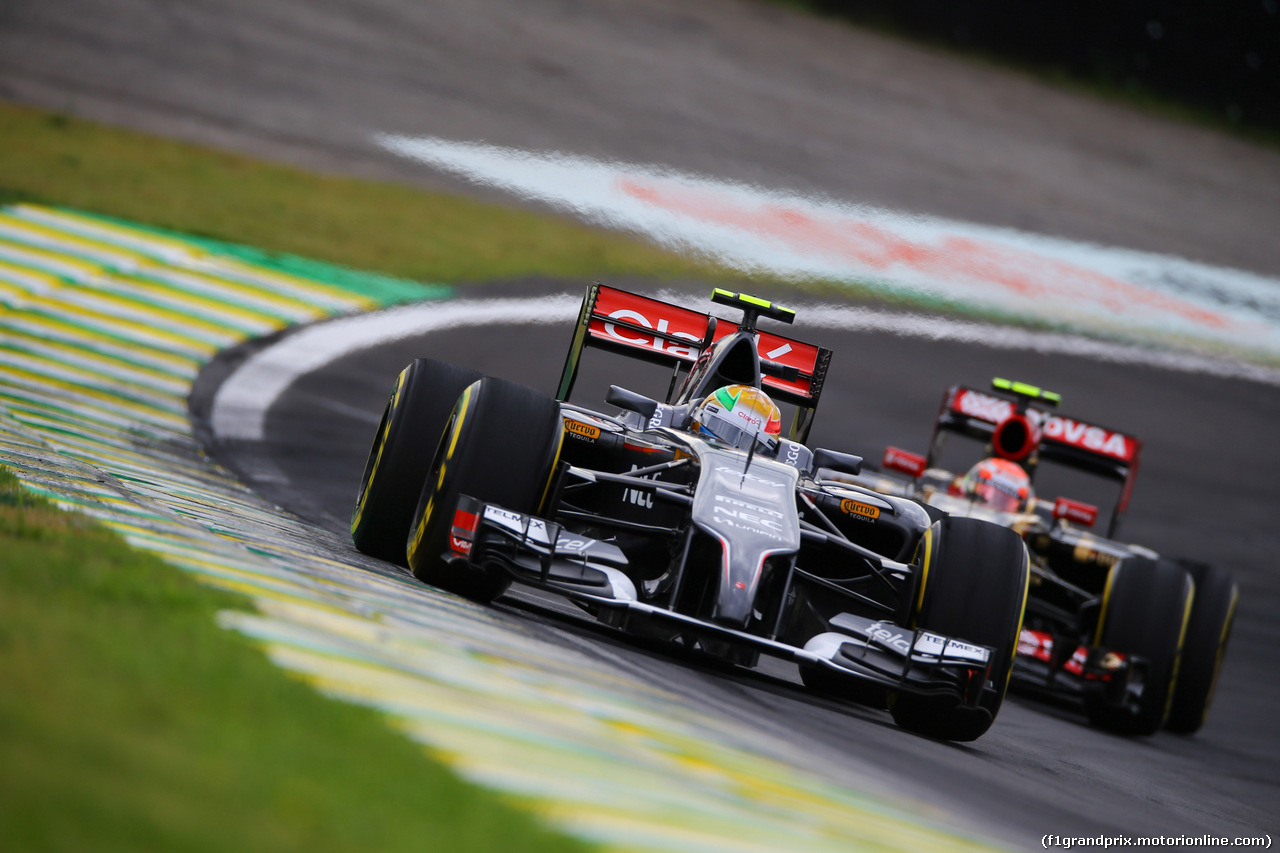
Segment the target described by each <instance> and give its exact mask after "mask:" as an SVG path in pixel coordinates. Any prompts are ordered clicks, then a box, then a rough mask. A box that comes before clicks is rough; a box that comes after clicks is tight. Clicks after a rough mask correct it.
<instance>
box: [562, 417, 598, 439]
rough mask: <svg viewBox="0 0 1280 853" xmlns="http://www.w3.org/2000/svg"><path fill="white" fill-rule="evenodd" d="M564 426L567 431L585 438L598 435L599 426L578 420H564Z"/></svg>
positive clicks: (593, 437)
mask: <svg viewBox="0 0 1280 853" xmlns="http://www.w3.org/2000/svg"><path fill="white" fill-rule="evenodd" d="M564 428H565V430H566V431H567V432H572V433H576V434H578V435H581V436H585V437H587V438H592V439H595V438H599V437H600V428H599V427H594V426H591V425H590V424H584V423H582V422H580V421H565V422H564Z"/></svg>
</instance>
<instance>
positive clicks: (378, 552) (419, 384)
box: [351, 358, 481, 566]
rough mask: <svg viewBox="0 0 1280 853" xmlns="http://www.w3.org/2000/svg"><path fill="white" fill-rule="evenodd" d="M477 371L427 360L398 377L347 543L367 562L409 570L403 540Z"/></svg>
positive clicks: (363, 480)
mask: <svg viewBox="0 0 1280 853" xmlns="http://www.w3.org/2000/svg"><path fill="white" fill-rule="evenodd" d="M480 376H481V374H480V373H479V372H478V371H475V370H471V369H469V368H466V367H458V366H457V365H454V364H449V363H447V362H443V361H435V360H433V359H429V358H418V359H414V360H413V362H412V363H411V364H410V365H409V366H408V367H406V368H405V369H404V370H402V371H400V376H399V377H398V378H397V379H396V384H395V386H394V387H393V388H392V389H391V397H390V399H389V400H388V401H387V405H386V408H385V409H383V412H382V422H381V423H379V424H378V432H377V434H376V435H375V436H374V439H373V447H372V448H371V449H370V450H369V459H368V461H367V462H366V463H365V466H364V476H362V477H361V478H360V493H359V495H358V496H357V497H356V507H355V510H354V512H352V514H351V540H352V542H354V543H355V546H356V548H357V549H359V550H360V551H361V552H363V553H365V554H368V555H369V556H371V557H378V558H379V559H382V560H386V561H388V562H390V563H395V564H397V565H400V566H407V565H408V564H409V563H408V557H407V555H406V553H405V540H406V539H408V538H409V525H411V524H412V523H413V511H414V509H415V508H416V507H417V505H418V497H419V496H420V495H421V494H422V485H423V483H424V482H426V479H427V468H428V466H429V465H430V464H431V456H432V454H433V453H434V452H435V448H436V443H437V442H438V441H439V439H440V433H441V432H442V431H443V430H444V425H445V421H447V420H448V419H449V412H450V411H451V410H452V409H453V404H454V402H455V401H456V400H457V399H458V395H459V394H461V393H462V390H463V389H464V388H466V387H467V386H468V385H470V384H471V383H472V382H475V381H476V380H477V379H479V378H480Z"/></svg>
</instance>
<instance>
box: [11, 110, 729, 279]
mask: <svg viewBox="0 0 1280 853" xmlns="http://www.w3.org/2000/svg"><path fill="white" fill-rule="evenodd" d="M14 201H33V202H40V203H45V204H54V205H62V206H66V207H74V208H79V209H81V210H85V211H89V212H92V213H100V214H106V215H109V216H116V217H121V218H124V219H131V220H135V221H138V222H141V223H144V224H147V225H151V226H155V227H158V228H166V229H172V230H175V231H182V232H186V233H189V234H194V235H197V236H202V237H211V238H214V239H217V240H225V241H229V242H232V243H243V244H247V245H250V246H255V247H258V248H260V249H265V250H268V251H273V252H287V253H290V254H295V255H301V256H303V257H306V258H315V259H319V260H323V261H328V262H330V263H335V264H339V265H341V266H346V267H350V268H354V269H361V270H377V271H379V272H382V273H387V274H390V275H395V276H401V277H405V278H410V279H416V280H419V281H426V282H447V283H449V284H456V283H465V282H483V281H491V280H498V279H515V278H521V277H525V276H532V275H538V276H552V277H561V278H572V279H588V280H589V279H592V278H601V277H603V278H610V277H614V276H620V275H629V276H644V277H652V278H659V279H670V278H676V277H689V276H695V277H699V278H703V279H707V280H722V279H724V278H726V276H727V275H728V274H727V273H726V272H725V271H724V270H721V269H718V268H715V267H712V266H710V265H705V264H700V263H698V262H696V261H691V260H689V259H687V258H684V257H682V256H680V255H677V254H674V253H671V252H666V251H663V250H661V249H658V248H656V247H654V246H652V245H650V244H648V243H645V242H642V241H640V240H636V239H631V238H629V237H627V236H625V235H620V234H616V233H611V232H608V231H604V230H602V229H595V228H590V227H587V226H585V225H580V224H578V223H575V222H572V221H570V220H568V219H564V218H560V217H556V216H549V215H540V214H536V213H531V212H529V211H523V210H515V209H511V208H508V207H504V206H502V205H497V204H486V203H484V202H480V201H475V200H473V199H468V198H463V197H460V196H452V195H447V194H443V193H429V192H425V191H422V190H418V189H414V188H411V187H405V186H399V185H393V184H382V183H374V182H370V181H360V180H355V179H351V178H343V177H332V176H321V175H315V174H311V173H308V172H303V171H301V170H298V169H293V168H289V167H287V166H281V165H277V164H272V163H266V162H262V161H259V160H254V159H251V158H248V157H243V156H239V155H236V154H231V153H227V152H224V151H216V150H212V149H207V148H202V147H200V146H197V145H189V144H185V143H181V142H174V141H172V140H164V139H158V138H156V137H151V136H146V135H143V134H138V133H133V132H130V131H126V130H119V129H116V128H110V127H105V126H102V125H98V124H94V123H92V122H87V121H83V120H81V119H77V118H73V117H70V116H66V115H61V114H56V113H48V112H44V111H41V110H37V109H32V108H27V107H21V106H17V105H13V104H6V103H0V203H4V202H14Z"/></svg>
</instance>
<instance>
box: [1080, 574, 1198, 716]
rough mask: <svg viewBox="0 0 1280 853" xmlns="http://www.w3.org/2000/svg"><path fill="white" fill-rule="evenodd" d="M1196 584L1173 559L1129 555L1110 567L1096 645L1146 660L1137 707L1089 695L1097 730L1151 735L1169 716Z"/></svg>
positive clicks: (1088, 705) (1086, 705) (1088, 707)
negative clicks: (1121, 705) (1098, 728)
mask: <svg viewBox="0 0 1280 853" xmlns="http://www.w3.org/2000/svg"><path fill="white" fill-rule="evenodd" d="M1192 595H1193V586H1192V582H1191V576H1190V575H1189V574H1187V572H1186V570H1185V569H1183V568H1182V567H1181V566H1179V565H1178V564H1176V563H1174V562H1172V561H1170V560H1150V559H1147V558H1145V557H1129V558H1127V559H1125V560H1123V561H1122V562H1120V563H1118V564H1117V565H1116V566H1114V567H1113V568H1112V569H1111V573H1110V575H1108V577H1107V588H1106V591H1105V592H1104V593H1103V601H1102V613H1101V615H1100V616H1099V617H1098V631H1097V634H1096V637H1095V642H1094V644H1095V645H1098V646H1102V647H1103V648H1106V649H1110V650H1111V651H1115V652H1121V653H1123V654H1126V655H1134V656H1140V657H1142V658H1145V659H1146V662H1147V669H1146V675H1145V679H1144V681H1143V685H1142V693H1141V695H1140V696H1139V698H1138V705H1137V708H1136V709H1134V708H1125V707H1117V706H1116V705H1115V704H1112V703H1109V702H1107V701H1106V700H1105V698H1104V697H1103V696H1102V695H1101V694H1099V693H1086V694H1085V697H1084V709H1085V713H1086V714H1088V716H1089V721H1090V722H1091V723H1093V724H1094V725H1095V726H1099V727H1101V728H1105V729H1110V730H1111V731H1114V732H1119V733H1121V734H1129V735H1151V734H1155V732H1156V731H1157V730H1158V729H1159V728H1160V726H1162V725H1163V724H1164V722H1165V719H1166V718H1168V716H1169V710H1170V707H1171V705H1172V703H1173V696H1174V690H1175V686H1176V684H1177V681H1178V664H1179V661H1180V658H1181V654H1182V644H1183V637H1184V636H1185V635H1186V628H1187V623H1188V620H1189V616H1190V614H1191V602H1192Z"/></svg>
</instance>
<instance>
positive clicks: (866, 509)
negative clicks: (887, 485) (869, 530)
mask: <svg viewBox="0 0 1280 853" xmlns="http://www.w3.org/2000/svg"><path fill="white" fill-rule="evenodd" d="M840 509H841V510H843V511H844V512H845V514H846V515H853V516H857V517H858V518H865V519H866V520H868V521H874V520H875V519H877V518H879V517H880V510H879V509H878V508H877V507H873V506H871V505H870V504H864V503H860V502H858V501H851V500H843V501H840Z"/></svg>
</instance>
